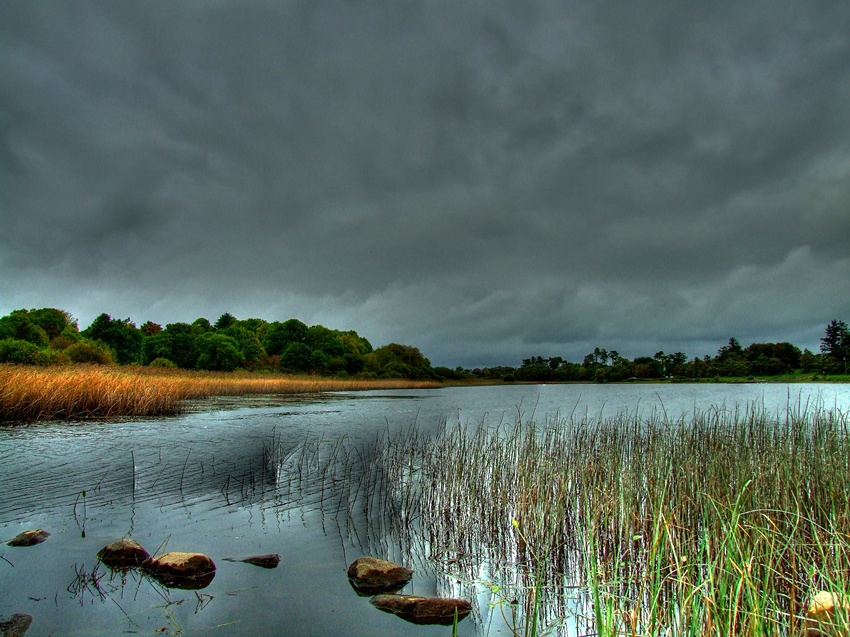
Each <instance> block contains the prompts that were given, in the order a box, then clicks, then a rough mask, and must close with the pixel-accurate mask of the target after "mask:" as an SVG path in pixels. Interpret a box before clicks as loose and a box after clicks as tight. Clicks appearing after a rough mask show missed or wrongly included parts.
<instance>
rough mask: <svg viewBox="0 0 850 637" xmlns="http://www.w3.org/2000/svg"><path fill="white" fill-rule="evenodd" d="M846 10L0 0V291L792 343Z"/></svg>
mask: <svg viewBox="0 0 850 637" xmlns="http://www.w3.org/2000/svg"><path fill="white" fill-rule="evenodd" d="M848 34H850V8H848V6H847V5H846V3H843V2H839V1H835V2H816V3H806V4H797V3H780V4H777V3H775V2H755V1H754V2H745V3H725V2H709V3H699V4H698V6H691V5H683V4H682V3H677V2H654V3H640V4H639V5H637V4H634V5H633V4H622V3H613V2H605V1H601V0H600V1H599V2H592V3H583V4H581V5H579V6H574V5H572V4H565V3H561V2H547V1H545V0H535V1H534V2H529V3H523V4H522V5H517V4H516V3H509V2H490V3H478V2H466V3H456V2H455V3H448V2H434V3H413V2H410V3H407V2H382V1H377V0H376V1H374V2H363V3H356V4H355V3H348V2H329V3H312V2H289V3H279V2H260V1H253V2H240V3H236V2H227V1H221V2H182V3H172V2H148V3H141V4H127V3H112V2H85V3H83V2H80V3H77V2H43V3H31V2H24V1H22V0H11V1H9V2H5V3H3V6H2V8H0V50H2V55H3V59H4V68H3V70H2V71H0V185H2V188H0V221H2V232H0V268H2V272H3V276H2V278H0V312H2V313H7V312H8V311H10V310H11V309H14V308H16V307H40V306H43V305H51V306H54V305H55V306H60V307H63V308H66V309H68V310H70V311H71V312H73V313H74V314H75V315H77V316H79V317H80V319H81V322H82V323H84V324H87V322H88V321H90V320H91V319H92V318H93V317H94V316H95V315H96V314H97V313H99V312H101V311H107V312H110V313H112V314H115V315H121V316H127V315H129V316H132V317H133V318H134V319H135V320H136V321H137V322H143V321H145V320H148V319H151V320H155V321H158V322H171V321H175V320H192V319H194V318H195V317H197V316H199V315H206V316H210V317H211V318H215V316H217V315H218V314H220V313H222V312H224V311H230V312H232V313H234V314H236V315H237V316H242V317H247V316H260V317H263V318H266V319H269V320H274V319H285V318H289V317H291V316H298V317H299V318H301V319H302V320H305V321H307V322H322V323H324V324H326V325H329V326H331V327H339V328H346V329H349V328H353V329H357V330H358V331H360V332H361V333H363V334H364V335H366V336H367V337H369V338H370V339H371V340H372V341H373V342H375V343H376V344H382V343H385V342H389V341H391V340H397V341H401V342H406V343H411V344H416V345H418V346H420V347H421V348H422V349H423V351H424V352H425V353H426V354H427V355H428V356H429V357H430V358H431V359H432V360H433V361H434V362H435V363H444V364H451V365H454V364H464V365H476V364H493V363H499V362H503V363H508V364H515V363H516V362H518V360H519V358H522V357H525V356H528V355H531V354H536V353H541V354H544V355H566V356H568V357H571V358H573V359H574V360H575V359H580V358H581V356H582V355H583V353H586V351H589V350H592V348H593V347H594V346H596V345H600V346H606V347H609V348H615V349H618V350H619V351H620V352H621V353H622V354H624V355H630V356H635V355H639V354H646V353H649V354H652V353H654V352H655V351H657V350H658V349H665V350H673V349H682V350H684V351H686V352H688V353H689V354H691V355H697V354H703V353H708V352H713V351H714V350H715V349H717V347H719V346H720V345H721V344H723V343H724V342H725V341H726V340H727V339H728V337H729V336H732V335H736V336H738V337H739V338H740V339H741V340H742V342H744V341H745V340H748V339H752V340H790V341H792V342H795V343H797V344H799V345H801V346H807V347H816V346H817V343H818V341H817V339H818V338H819V337H820V335H821V334H822V330H823V327H824V326H825V325H826V323H827V322H828V321H829V320H830V319H832V318H843V319H845V320H846V319H848V318H850V317H848V313H850V302H849V301H848V299H850V283H848V281H850V276H847V275H848V258H850V250H848V248H847V246H848V245H850V212H848V211H850V208H848V205H850V118H848V116H847V115H848V113H850V35H848Z"/></svg>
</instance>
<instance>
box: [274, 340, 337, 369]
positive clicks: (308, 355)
mask: <svg viewBox="0 0 850 637" xmlns="http://www.w3.org/2000/svg"><path fill="white" fill-rule="evenodd" d="M326 364H327V357H325V356H323V354H322V353H321V352H319V351H316V350H314V349H313V348H312V347H310V346H309V345H307V343H290V344H289V345H288V346H287V347H286V349H285V350H284V351H283V354H281V356H280V369H281V371H284V372H289V373H292V374H306V373H310V372H318V371H321V370H322V369H324V367H325V366H326Z"/></svg>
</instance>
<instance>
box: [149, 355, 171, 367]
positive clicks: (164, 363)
mask: <svg viewBox="0 0 850 637" xmlns="http://www.w3.org/2000/svg"><path fill="white" fill-rule="evenodd" d="M149 367H167V368H176V367H177V363H175V362H174V361H170V360H168V359H167V358H162V357H161V356H160V357H159V358H155V359H153V360H152V361H151V362H150V364H149Z"/></svg>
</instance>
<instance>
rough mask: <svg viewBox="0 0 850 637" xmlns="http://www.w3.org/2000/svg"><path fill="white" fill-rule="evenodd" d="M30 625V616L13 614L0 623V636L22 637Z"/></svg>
mask: <svg viewBox="0 0 850 637" xmlns="http://www.w3.org/2000/svg"><path fill="white" fill-rule="evenodd" d="M30 624H32V615H25V614H24V613H15V614H14V615H12V617H11V618H10V619H9V620H7V621H5V622H0V635H2V636H3V637H23V636H24V634H25V633H26V632H27V631H28V630H29V628H30Z"/></svg>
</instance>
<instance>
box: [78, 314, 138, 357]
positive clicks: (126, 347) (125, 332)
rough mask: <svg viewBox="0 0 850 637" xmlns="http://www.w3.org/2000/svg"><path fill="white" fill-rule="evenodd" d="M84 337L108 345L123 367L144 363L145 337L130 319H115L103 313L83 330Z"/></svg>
mask: <svg viewBox="0 0 850 637" xmlns="http://www.w3.org/2000/svg"><path fill="white" fill-rule="evenodd" d="M83 336H85V337H86V338H89V339H92V340H96V341H101V342H102V343H105V344H106V345H108V346H109V347H110V348H112V350H113V351H114V352H115V356H116V359H117V362H119V363H121V364H122V365H126V364H127V363H141V362H142V341H143V338H144V337H143V335H142V333H141V332H140V331H139V330H138V329H137V328H136V325H135V323H133V322H132V321H130V319H129V318H126V319H123V320H122V319H113V318H112V317H110V316H109V314H106V313H103V314H101V315H100V316H98V317H97V318H96V319H95V320H94V321H93V322H92V324H91V325H89V326H88V327H87V328H86V329H85V330H83Z"/></svg>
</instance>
